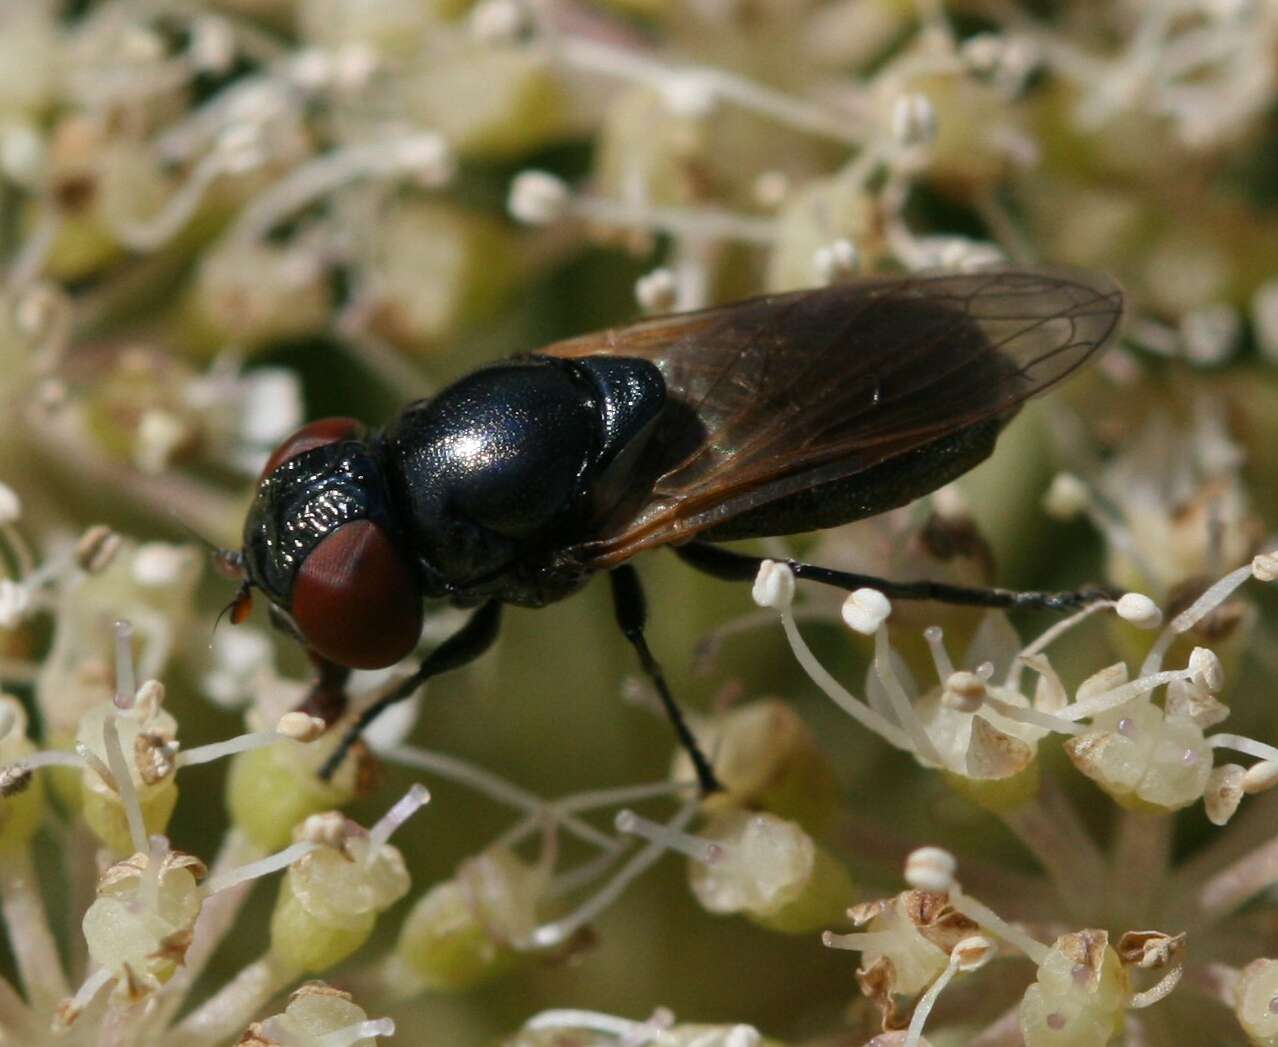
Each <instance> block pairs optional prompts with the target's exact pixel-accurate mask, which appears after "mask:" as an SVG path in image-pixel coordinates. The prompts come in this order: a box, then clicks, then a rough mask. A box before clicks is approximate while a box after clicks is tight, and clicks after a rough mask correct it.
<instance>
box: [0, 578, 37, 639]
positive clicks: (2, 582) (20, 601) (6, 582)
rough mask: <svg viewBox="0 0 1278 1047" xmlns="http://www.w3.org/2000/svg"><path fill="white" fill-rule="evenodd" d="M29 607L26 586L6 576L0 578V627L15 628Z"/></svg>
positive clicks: (29, 602)
mask: <svg viewBox="0 0 1278 1047" xmlns="http://www.w3.org/2000/svg"><path fill="white" fill-rule="evenodd" d="M30 607H31V593H30V592H29V591H28V590H27V588H26V586H23V585H19V584H18V583H17V582H14V581H12V580H10V579H8V578H3V579H0V629H15V628H17V626H18V623H20V622H21V621H22V619H23V617H24V616H25V615H26V613H27V610H28V609H29V608H30Z"/></svg>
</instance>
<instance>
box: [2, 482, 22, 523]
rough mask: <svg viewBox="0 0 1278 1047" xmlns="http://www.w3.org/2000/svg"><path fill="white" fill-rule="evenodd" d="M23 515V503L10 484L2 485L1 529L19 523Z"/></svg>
mask: <svg viewBox="0 0 1278 1047" xmlns="http://www.w3.org/2000/svg"><path fill="white" fill-rule="evenodd" d="M21 515H22V501H21V499H19V498H18V495H17V493H16V492H15V491H14V489H13V488H12V487H10V486H9V485H8V484H4V483H0V527H3V526H4V525H6V524H11V523H17V521H18V518H19V517H20V516H21Z"/></svg>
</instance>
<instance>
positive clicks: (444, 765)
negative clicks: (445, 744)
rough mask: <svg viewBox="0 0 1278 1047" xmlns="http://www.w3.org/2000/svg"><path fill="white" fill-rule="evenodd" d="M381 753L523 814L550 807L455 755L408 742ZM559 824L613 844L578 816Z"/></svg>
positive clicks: (595, 841)
mask: <svg viewBox="0 0 1278 1047" xmlns="http://www.w3.org/2000/svg"><path fill="white" fill-rule="evenodd" d="M381 756H382V757H383V758H385V759H387V760H390V761H391V762H392V763H399V764H403V765H404V766H405V767H413V768H416V769H418V770H421V771H431V772H433V773H435V774H437V775H439V776H440V777H441V778H445V779H447V780H448V781H450V782H456V783H457V784H458V785H464V786H466V787H467V788H468V789H473V790H474V791H475V792H477V793H479V794H480V795H481V796H487V797H488V798H489V799H490V800H494V801H496V802H497V803H500V804H504V805H505V806H507V807H514V808H515V809H516V810H519V811H523V812H525V813H526V814H535V815H540V814H541V813H543V812H544V811H546V810H547V809H548V808H551V807H553V805H551V804H548V803H547V802H546V801H545V800H543V799H542V798H541V797H540V796H538V795H537V794H536V793H532V792H529V791H528V790H526V789H522V788H520V787H519V786H517V785H515V784H514V783H513V782H509V781H507V780H506V779H505V778H502V777H500V776H499V775H496V774H493V773H492V772H491V771H486V770H484V769H483V768H482V767H476V766H475V765H474V764H472V763H468V762H467V761H465V760H460V759H458V758H457V757H455V756H447V755H445V754H444V753H437V752H432V751H430V750H428V749H419V748H417V747H416V746H411V745H401V746H397V747H396V748H394V749H387V750H385V751H383V752H382V753H381ZM562 824H563V826H564V828H565V829H567V830H568V831H569V832H571V833H573V834H575V835H577V836H579V837H581V838H582V839H583V840H585V841H587V842H588V843H593V844H594V845H595V846H597V847H609V846H611V844H612V837H611V836H609V835H608V834H607V833H604V832H600V831H599V830H598V829H596V828H595V827H594V826H593V825H591V824H590V823H589V822H585V821H582V820H581V819H580V818H574V817H572V816H567V817H564V818H563V819H562Z"/></svg>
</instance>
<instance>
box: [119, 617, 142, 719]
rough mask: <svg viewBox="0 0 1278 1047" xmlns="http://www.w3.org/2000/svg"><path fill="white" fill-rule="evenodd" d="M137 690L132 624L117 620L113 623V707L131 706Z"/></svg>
mask: <svg viewBox="0 0 1278 1047" xmlns="http://www.w3.org/2000/svg"><path fill="white" fill-rule="evenodd" d="M137 690H138V685H137V677H136V676H135V675H134V672H133V626H132V625H130V624H129V623H128V622H125V621H119V622H116V623H115V707H116V708H117V709H131V708H133V698H134V695H136V694H137Z"/></svg>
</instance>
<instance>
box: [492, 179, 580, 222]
mask: <svg viewBox="0 0 1278 1047" xmlns="http://www.w3.org/2000/svg"><path fill="white" fill-rule="evenodd" d="M571 202H572V195H571V193H570V192H569V190H568V186H567V184H565V182H564V180H563V179H562V178H558V177H556V176H555V175H552V174H549V173H548V172H546V171H521V172H520V173H519V174H517V175H515V180H514V181H513V182H512V183H511V185H510V196H509V198H508V199H507V204H506V206H507V208H508V209H509V211H510V213H511V215H512V216H514V218H516V219H517V220H518V221H520V222H524V223H525V224H527V225H549V224H550V223H551V222H556V221H558V220H559V219H561V218H563V217H564V215H565V214H567V213H568V208H569V205H570V204H571Z"/></svg>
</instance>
